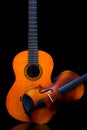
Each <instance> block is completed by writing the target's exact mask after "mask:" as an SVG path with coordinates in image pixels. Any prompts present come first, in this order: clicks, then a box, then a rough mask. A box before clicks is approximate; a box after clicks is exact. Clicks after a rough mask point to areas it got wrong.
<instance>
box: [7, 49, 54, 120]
mask: <svg viewBox="0 0 87 130" xmlns="http://www.w3.org/2000/svg"><path fill="white" fill-rule="evenodd" d="M38 62H39V65H40V67H41V74H40V76H39V77H38V78H36V79H35V80H32V79H29V78H27V77H26V74H25V68H26V66H27V64H28V51H27V50H25V51H22V52H20V53H18V54H17V55H16V56H15V57H14V60H13V71H14V74H15V81H14V83H13V85H12V86H11V88H10V90H9V91H8V93H7V97H6V108H7V111H8V113H9V114H10V115H11V116H12V117H13V118H15V119H17V120H20V121H23V122H31V120H30V119H29V117H28V116H27V114H26V113H25V111H24V109H23V105H22V101H21V98H22V96H23V94H24V93H25V92H26V91H27V90H29V89H32V88H34V87H38V86H39V85H40V86H41V87H43V88H47V87H49V86H51V85H52V81H51V74H52V71H53V65H54V64H53V59H52V57H51V56H50V55H49V54H48V53H47V52H44V51H41V50H39V51H38ZM36 96H37V95H36Z"/></svg>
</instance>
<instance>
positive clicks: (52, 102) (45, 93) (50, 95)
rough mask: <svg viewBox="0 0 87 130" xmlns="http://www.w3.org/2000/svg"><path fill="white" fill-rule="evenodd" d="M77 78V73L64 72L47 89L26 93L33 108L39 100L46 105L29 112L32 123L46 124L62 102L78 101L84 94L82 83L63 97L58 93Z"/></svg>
mask: <svg viewBox="0 0 87 130" xmlns="http://www.w3.org/2000/svg"><path fill="white" fill-rule="evenodd" d="M77 77H79V76H78V74H77V73H75V72H73V71H70V70H66V71H64V72H62V73H60V74H59V75H58V77H57V80H56V81H55V83H54V84H53V85H52V86H50V87H48V88H43V87H44V86H38V87H35V88H34V89H30V90H29V91H26V93H25V94H26V95H28V96H29V97H30V98H31V100H32V101H33V106H35V105H37V104H38V102H39V101H40V99H43V101H44V103H45V104H46V105H45V106H43V107H38V109H34V110H32V111H31V115H32V117H31V120H32V122H35V123H37V124H44V123H47V122H49V121H50V120H51V118H52V117H53V116H54V115H55V114H56V107H57V106H58V105H59V104H60V103H61V102H62V101H63V100H65V101H66V102H71V101H75V100H78V99H80V98H81V97H82V95H83V93H84V85H83V83H81V84H80V85H78V86H77V87H76V88H74V89H73V90H72V91H69V92H67V93H66V94H64V95H61V94H60V93H59V91H58V89H59V88H61V87H62V86H64V85H65V84H67V83H68V82H70V81H72V80H74V79H76V78H77Z"/></svg>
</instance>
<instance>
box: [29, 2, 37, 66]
mask: <svg viewBox="0 0 87 130" xmlns="http://www.w3.org/2000/svg"><path fill="white" fill-rule="evenodd" d="M37 31H38V30H37V0H28V65H29V66H31V65H37V64H38V32H37Z"/></svg>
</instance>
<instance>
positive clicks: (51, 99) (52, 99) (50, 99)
mask: <svg viewBox="0 0 87 130" xmlns="http://www.w3.org/2000/svg"><path fill="white" fill-rule="evenodd" d="M48 97H49V99H50V101H51V102H53V99H52V97H51V96H50V94H48Z"/></svg>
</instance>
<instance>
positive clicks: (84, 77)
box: [58, 73, 87, 95]
mask: <svg viewBox="0 0 87 130" xmlns="http://www.w3.org/2000/svg"><path fill="white" fill-rule="evenodd" d="M85 80H87V73H86V74H84V75H82V76H80V77H78V78H77V79H75V80H73V81H71V82H69V83H67V84H65V85H63V86H62V87H60V88H58V91H59V93H60V94H62V95H63V94H66V93H67V92H69V91H71V90H72V89H74V88H76V87H78V86H79V85H80V84H81V83H82V82H84V81H85Z"/></svg>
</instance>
